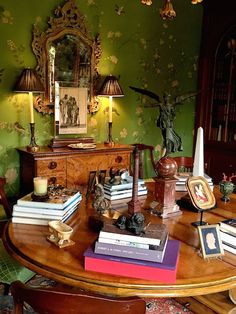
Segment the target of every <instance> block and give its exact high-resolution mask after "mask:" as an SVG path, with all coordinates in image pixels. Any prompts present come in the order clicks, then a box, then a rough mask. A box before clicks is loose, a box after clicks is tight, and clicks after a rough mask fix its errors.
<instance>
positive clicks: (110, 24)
mask: <svg viewBox="0 0 236 314" xmlns="http://www.w3.org/2000/svg"><path fill="white" fill-rule="evenodd" d="M61 3H63V2H61V1H57V0H50V1H48V0H41V1H29V0H21V1H20V2H18V1H15V0H8V1H4V0H0V41H1V58H0V160H1V162H0V175H1V176H5V177H6V178H7V183H8V185H7V189H8V193H9V194H15V193H17V191H18V189H19V160H18V154H17V152H16V150H15V148H16V147H19V146H26V145H27V144H29V111H28V110H27V108H28V98H27V95H19V94H16V93H13V92H12V88H13V86H14V83H15V81H16V78H17V76H18V75H19V74H20V73H21V70H22V68H24V67H32V68H34V67H35V65H36V64H35V63H36V60H35V57H34V54H33V53H32V50H31V40H32V25H33V24H34V23H36V22H37V23H41V24H42V25H43V26H44V27H45V28H46V27H47V21H48V18H49V16H50V15H51V14H52V12H54V9H55V8H56V7H57V6H58V5H59V4H61ZM76 3H77V5H78V7H79V9H80V11H81V13H83V14H84V15H85V16H86V20H87V24H88V28H89V30H90V31H91V34H95V33H96V32H99V33H100V36H101V42H102V58H101V61H100V63H99V72H100V74H101V75H102V76H106V75H109V74H113V75H116V76H119V77H120V84H121V86H122V88H123V91H124V93H125V97H123V98H119V99H114V101H113V105H114V112H113V138H114V139H115V141H117V142H122V143H134V142H140V143H141V142H143V143H146V144H151V145H153V146H155V154H156V158H159V153H160V149H161V144H162V138H161V133H160V130H159V129H158V128H157V127H156V118H157V116H158V108H157V107H156V108H155V107H154V108H146V107H145V106H146V105H148V104H150V100H149V99H141V98H140V96H139V95H138V94H136V93H135V92H133V91H132V90H130V89H129V86H130V85H132V86H136V87H142V88H148V89H149V90H153V91H155V93H157V94H159V95H160V96H162V95H163V93H164V92H165V91H169V92H170V93H171V95H173V96H176V95H179V94H183V93H186V92H189V91H195V90H196V88H197V63H198V54H199V47H200V37H201V19H202V6H201V5H195V6H194V5H192V4H191V1H190V0H185V1H183V0H180V1H176V0H173V5H174V8H175V10H176V12H177V17H176V18H175V19H174V20H172V21H163V20H161V18H160V17H159V8H160V6H161V5H162V3H163V1H162V0H154V1H153V5H152V6H144V5H142V4H141V1H139V0H77V1H76ZM107 105H108V102H107V101H106V100H104V99H103V100H102V102H101V108H100V110H99V112H98V113H96V114H95V115H93V116H88V126H89V128H88V135H91V136H94V137H95V139H96V141H97V142H103V141H104V140H106V139H107V111H106V107H107ZM194 105H195V100H194V99H193V100H191V101H190V100H189V101H186V102H185V103H183V105H179V106H178V107H177V116H176V123H175V129H176V131H177V133H178V134H179V135H180V136H181V138H182V141H183V146H184V151H183V154H184V155H191V153H192V140H193V128H194ZM35 122H36V141H37V143H38V144H39V145H47V144H48V143H49V141H50V139H51V138H52V137H53V117H52V116H43V115H42V114H40V113H38V112H36V111H35ZM149 175H150V174H149Z"/></svg>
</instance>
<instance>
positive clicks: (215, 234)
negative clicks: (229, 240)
mask: <svg viewBox="0 0 236 314" xmlns="http://www.w3.org/2000/svg"><path fill="white" fill-rule="evenodd" d="M198 233H199V238H200V244H201V250H202V255H203V258H211V257H219V256H222V255H224V250H223V247H222V242H221V239H220V229H219V225H203V226H198Z"/></svg>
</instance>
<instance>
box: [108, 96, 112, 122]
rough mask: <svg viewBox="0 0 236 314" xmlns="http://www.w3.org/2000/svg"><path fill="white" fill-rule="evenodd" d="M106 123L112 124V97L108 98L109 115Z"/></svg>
mask: <svg viewBox="0 0 236 314" xmlns="http://www.w3.org/2000/svg"><path fill="white" fill-rule="evenodd" d="M108 122H111V123H112V96H109V115H108Z"/></svg>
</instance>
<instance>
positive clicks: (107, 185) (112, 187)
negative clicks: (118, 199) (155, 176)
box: [104, 179, 145, 190]
mask: <svg viewBox="0 0 236 314" xmlns="http://www.w3.org/2000/svg"><path fill="white" fill-rule="evenodd" d="M144 184H145V182H144V180H143V179H138V186H140V185H144ZM132 187H133V179H132V180H130V181H129V180H128V181H126V180H123V181H121V183H120V184H110V183H108V182H106V183H105V184H104V188H106V189H109V190H125V189H132Z"/></svg>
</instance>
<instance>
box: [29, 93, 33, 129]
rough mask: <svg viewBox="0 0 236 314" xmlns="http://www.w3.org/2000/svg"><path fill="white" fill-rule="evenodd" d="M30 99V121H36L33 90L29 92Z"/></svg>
mask: <svg viewBox="0 0 236 314" xmlns="http://www.w3.org/2000/svg"><path fill="white" fill-rule="evenodd" d="M29 101H30V123H34V104H33V93H32V92H29Z"/></svg>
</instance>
